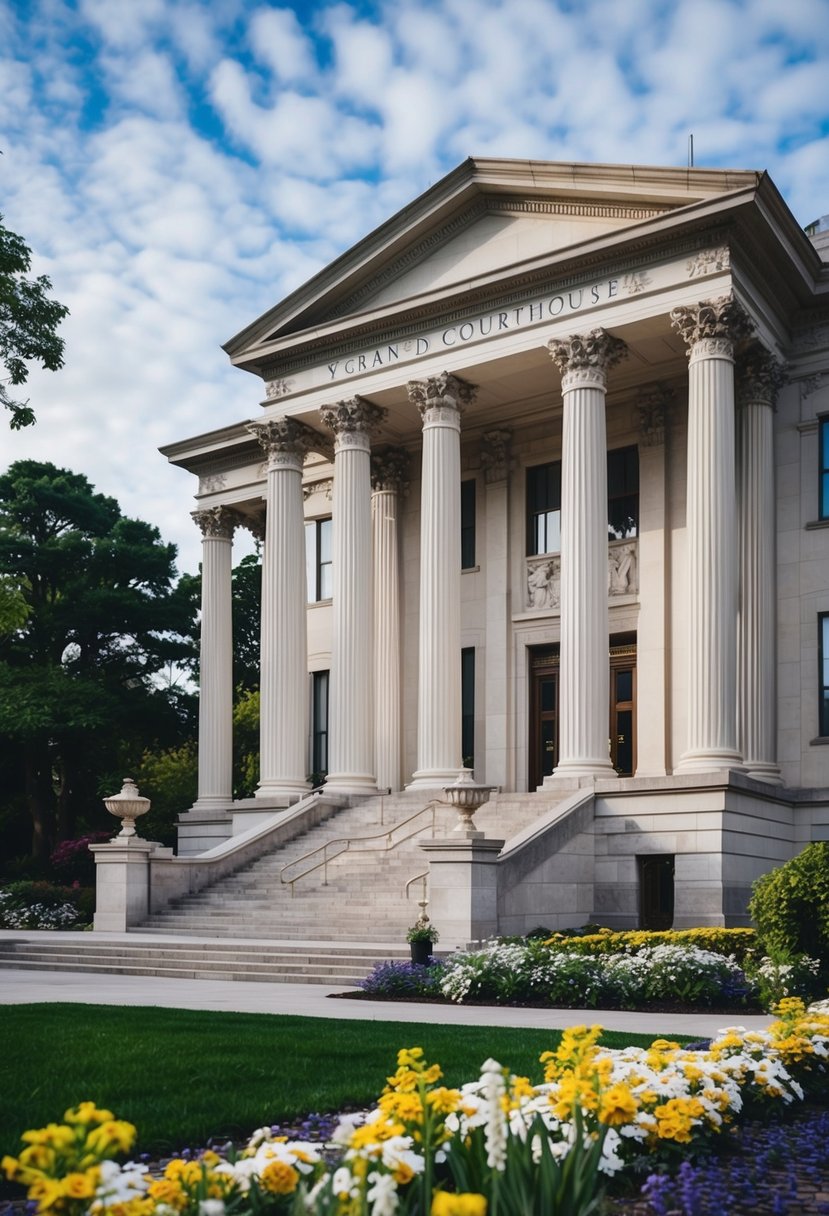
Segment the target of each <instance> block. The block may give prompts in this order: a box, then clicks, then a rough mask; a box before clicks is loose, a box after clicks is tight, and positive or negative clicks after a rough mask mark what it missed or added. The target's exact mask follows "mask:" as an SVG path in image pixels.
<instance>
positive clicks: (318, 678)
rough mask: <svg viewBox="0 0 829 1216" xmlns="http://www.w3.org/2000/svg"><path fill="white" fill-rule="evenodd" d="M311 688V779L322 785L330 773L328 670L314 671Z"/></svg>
mask: <svg viewBox="0 0 829 1216" xmlns="http://www.w3.org/2000/svg"><path fill="white" fill-rule="evenodd" d="M312 678H313V687H312V689H311V719H312V723H311V735H312V742H311V781H312V782H313V784H314V785H315V786H317V785H322V783H323V781H324V780H325V778H326V776H327V775H328V672H327V671H315V672H314V673H313V677H312Z"/></svg>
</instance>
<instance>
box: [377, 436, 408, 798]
mask: <svg viewBox="0 0 829 1216" xmlns="http://www.w3.org/2000/svg"><path fill="white" fill-rule="evenodd" d="M408 468H409V453H408V452H406V451H405V450H404V449H403V448H384V449H382V450H381V451H378V452H374V453H373V454H372V458H371V488H372V491H373V493H372V496H371V505H372V531H373V540H374V546H373V548H374V757H375V766H376V771H377V785H378V786H379V788H380V789H381V790H384V789H390V790H392V791H395V790H399V789H400V775H401V721H400V568H399V555H398V512H399V506H400V495H401V494H402V493H404V492H405V490H406V488H407V486H408V481H407V474H408Z"/></svg>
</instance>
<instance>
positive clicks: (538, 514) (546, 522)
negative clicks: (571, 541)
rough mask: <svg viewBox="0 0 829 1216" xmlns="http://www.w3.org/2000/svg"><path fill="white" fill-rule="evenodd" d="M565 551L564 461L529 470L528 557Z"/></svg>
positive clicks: (555, 461)
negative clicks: (562, 533)
mask: <svg viewBox="0 0 829 1216" xmlns="http://www.w3.org/2000/svg"><path fill="white" fill-rule="evenodd" d="M560 549H561V461H560V460H554V461H553V462H552V463H551V464H537V465H535V466H534V467H533V468H530V469H527V553H528V554H529V555H532V554H534V553H558V552H559V551H560Z"/></svg>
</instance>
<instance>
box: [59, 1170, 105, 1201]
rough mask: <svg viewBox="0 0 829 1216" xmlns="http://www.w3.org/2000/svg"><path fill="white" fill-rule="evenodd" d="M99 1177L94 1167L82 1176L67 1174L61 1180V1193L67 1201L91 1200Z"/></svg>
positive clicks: (98, 1172)
mask: <svg viewBox="0 0 829 1216" xmlns="http://www.w3.org/2000/svg"><path fill="white" fill-rule="evenodd" d="M99 1177H100V1171H99V1170H98V1169H97V1168H95V1167H93V1168H92V1169H90V1170H86V1171H85V1172H84V1173H83V1174H78V1173H72V1174H67V1175H66V1177H65V1178H64V1179H63V1193H64V1195H65V1196H66V1198H67V1199H91V1198H92V1196H93V1195H94V1194H95V1187H96V1186H97V1185H98V1178H99Z"/></svg>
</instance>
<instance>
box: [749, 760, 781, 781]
mask: <svg viewBox="0 0 829 1216" xmlns="http://www.w3.org/2000/svg"><path fill="white" fill-rule="evenodd" d="M743 772H744V773H745V775H746V777H750V778H751V779H752V781H765V782H766V784H767V785H783V784H784V782H783V776H782V774H781V772H780V765H779V764H770V763H769V762H768V761H765V760H746V762H745V764H744V765H743Z"/></svg>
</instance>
